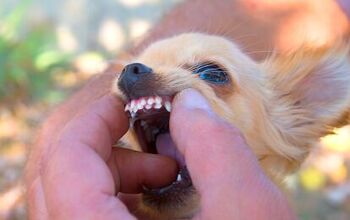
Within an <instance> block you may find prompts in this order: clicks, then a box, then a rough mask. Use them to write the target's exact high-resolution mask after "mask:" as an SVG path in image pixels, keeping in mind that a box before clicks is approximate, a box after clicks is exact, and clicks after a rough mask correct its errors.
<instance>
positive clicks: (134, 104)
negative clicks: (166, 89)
mask: <svg viewBox="0 0 350 220" xmlns="http://www.w3.org/2000/svg"><path fill="white" fill-rule="evenodd" d="M163 106H164V108H165V109H166V110H167V111H168V112H171V102H170V101H169V99H165V100H164V99H163V98H162V97H160V96H155V97H149V98H140V99H138V100H131V101H130V103H128V104H126V105H125V109H124V110H125V111H129V112H130V115H131V117H135V116H136V114H137V112H138V111H139V110H143V111H145V110H150V109H152V108H154V109H161V108H162V107H163Z"/></svg>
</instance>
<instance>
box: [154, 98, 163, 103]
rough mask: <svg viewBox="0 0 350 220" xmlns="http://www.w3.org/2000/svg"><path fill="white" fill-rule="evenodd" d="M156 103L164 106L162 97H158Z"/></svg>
mask: <svg viewBox="0 0 350 220" xmlns="http://www.w3.org/2000/svg"><path fill="white" fill-rule="evenodd" d="M155 102H156V104H162V97H160V96H156V98H155Z"/></svg>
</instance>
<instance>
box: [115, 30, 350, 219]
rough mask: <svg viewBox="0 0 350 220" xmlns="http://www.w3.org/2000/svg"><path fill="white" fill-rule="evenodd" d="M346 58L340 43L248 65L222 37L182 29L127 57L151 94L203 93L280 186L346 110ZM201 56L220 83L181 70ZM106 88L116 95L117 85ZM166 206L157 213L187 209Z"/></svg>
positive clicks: (349, 93) (349, 80)
mask: <svg viewBox="0 0 350 220" xmlns="http://www.w3.org/2000/svg"><path fill="white" fill-rule="evenodd" d="M347 55H348V49H347V47H345V46H344V44H343V45H338V46H335V47H334V48H320V49H317V50H315V49H309V48H307V46H305V47H301V48H300V49H298V50H296V51H293V52H290V53H288V54H279V55H272V56H271V57H270V58H269V59H267V60H265V61H264V62H262V63H256V62H255V61H253V60H252V59H250V58H249V57H248V56H246V55H245V54H244V53H242V52H241V51H240V49H239V48H238V47H237V46H236V45H235V44H234V43H233V42H231V41H229V40H226V39H224V38H222V37H217V36H209V35H204V34H197V33H189V34H182V35H179V36H176V37H173V38H169V39H165V40H161V41H158V42H156V43H154V44H152V45H151V46H149V47H148V48H147V49H145V50H144V51H143V52H142V53H141V54H140V55H139V56H138V57H137V58H136V59H135V62H139V63H143V64H145V65H147V66H149V67H151V68H152V69H153V70H154V74H156V77H155V79H156V80H155V81H154V82H148V83H149V85H147V86H148V87H149V88H150V89H153V90H154V93H155V94H161V95H164V94H168V95H173V94H176V93H177V92H179V91H181V90H183V89H185V88H194V89H196V90H198V91H199V92H200V93H201V94H203V95H204V96H205V97H206V98H207V99H208V100H209V101H210V104H211V106H212V107H213V109H214V110H215V112H216V113H217V114H219V115H220V116H221V117H223V118H224V119H226V120H227V121H228V122H230V123H232V124H233V125H234V126H236V127H238V128H239V129H240V131H241V132H242V133H243V135H244V137H245V139H246V141H247V143H248V145H249V146H250V147H251V149H252V150H253V151H254V153H255V154H256V157H257V158H258V159H259V161H260V164H261V166H262V168H263V169H264V171H265V172H266V174H267V175H268V176H269V177H271V179H273V180H274V181H275V182H277V183H280V182H281V180H283V178H284V177H286V175H288V174H290V173H292V172H294V171H295V170H296V169H297V168H298V167H299V166H300V164H301V163H302V162H303V161H304V159H305V158H306V157H307V155H308V154H309V152H310V151H311V149H312V147H313V146H315V143H316V142H317V141H318V139H319V138H320V137H322V136H324V135H325V134H328V133H330V132H332V128H333V127H336V126H338V125H340V124H339V122H340V121H341V120H340V119H341V118H342V117H343V116H344V115H345V114H346V112H347V111H348V110H349V109H350V64H349V60H348V57H347ZM208 61H210V62H214V63H217V64H219V65H221V66H223V67H224V68H225V69H226V70H227V72H228V73H229V76H230V79H231V80H230V82H229V83H228V84H226V85H222V86H220V85H210V83H207V82H205V81H203V80H201V79H200V78H198V76H197V75H195V74H191V71H190V70H189V69H188V68H186V67H191V66H194V65H196V64H198V63H202V62H208ZM114 92H116V93H118V94H119V92H118V89H117V87H115V88H114ZM129 142H130V141H129ZM132 143H135V142H134V141H133V142H132ZM188 199H190V198H188ZM174 207H175V206H172V207H169V208H168V211H163V213H161V214H162V216H163V217H164V218H168V217H174V215H175V216H176V217H179V215H180V216H186V215H187V214H188V213H189V212H190V211H189V210H186V212H187V213H184V210H176V209H175V208H174ZM190 209H194V208H192V207H190ZM155 212H156V211H155ZM179 213H180V214H179Z"/></svg>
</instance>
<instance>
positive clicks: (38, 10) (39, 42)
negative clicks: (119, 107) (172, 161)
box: [0, 0, 350, 220]
mask: <svg viewBox="0 0 350 220" xmlns="http://www.w3.org/2000/svg"><path fill="white" fill-rule="evenodd" d="M180 1H181V0H166V1H165V0H164V1H162V0H100V1H98V2H96V1H92V0H75V1H68V0H62V1H53V0H0V219H25V213H26V210H25V203H24V190H23V187H22V184H21V176H22V169H23V166H24V164H25V160H26V156H27V154H28V151H29V146H30V144H31V143H32V141H33V136H34V135H35V131H36V129H37V128H38V125H39V124H40V122H41V121H42V120H43V119H44V118H45V117H46V116H47V115H48V114H49V112H50V111H51V110H52V109H54V107H55V106H56V105H57V104H59V103H60V102H62V101H63V100H65V99H66V98H67V96H69V94H71V93H72V92H74V91H75V90H76V89H78V88H79V87H80V86H81V85H82V84H84V82H86V80H88V79H89V78H90V77H91V76H93V75H94V74H98V73H99V72H100V71H102V70H103V69H104V68H106V66H107V65H108V62H109V61H111V60H113V59H115V57H117V55H118V54H119V53H120V52H121V51H122V50H123V49H125V47H126V46H127V45H129V44H130V43H131V42H137V41H139V40H140V38H141V37H142V36H143V35H144V34H145V33H146V32H147V31H148V30H149V29H150V28H151V27H152V25H154V23H155V22H156V21H157V20H158V19H160V18H161V16H162V15H163V14H164V13H165V12H166V11H167V10H168V9H170V8H171V7H172V6H173V5H174V4H176V3H177V2H180ZM335 132H336V134H335V135H331V136H327V137H325V138H323V139H322V140H321V142H320V143H319V145H320V146H319V147H318V148H317V150H316V151H315V152H314V153H313V154H312V155H311V157H310V158H309V159H308V160H307V162H306V163H305V165H304V166H303V168H302V170H301V171H300V172H299V173H298V174H296V175H294V176H291V177H290V178H288V179H287V181H286V183H287V186H288V191H289V192H290V198H291V201H292V203H293V204H294V206H295V208H296V210H297V212H298V214H299V216H300V219H305V220H309V219H310V220H311V219H312V220H313V219H315V220H321V219H327V220H328V219H329V220H343V219H344V220H345V219H347V220H348V219H350V178H349V174H348V172H349V166H350V127H349V126H347V127H344V128H342V129H338V130H336V131H335Z"/></svg>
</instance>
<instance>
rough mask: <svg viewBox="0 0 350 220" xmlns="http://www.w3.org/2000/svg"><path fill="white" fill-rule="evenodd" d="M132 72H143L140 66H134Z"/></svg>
mask: <svg viewBox="0 0 350 220" xmlns="http://www.w3.org/2000/svg"><path fill="white" fill-rule="evenodd" d="M131 72H132V73H133V74H140V73H141V71H140V68H139V67H138V66H133V67H132V69H131Z"/></svg>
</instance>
